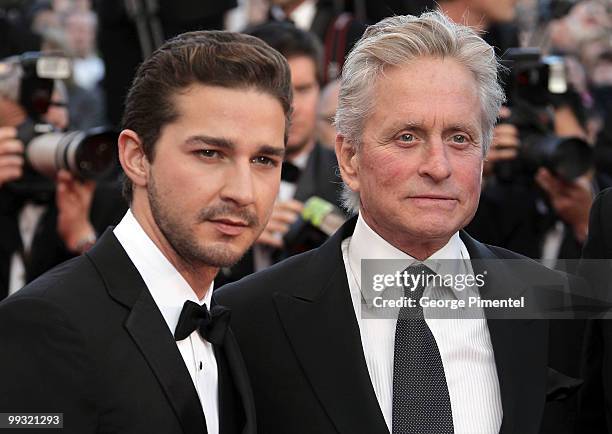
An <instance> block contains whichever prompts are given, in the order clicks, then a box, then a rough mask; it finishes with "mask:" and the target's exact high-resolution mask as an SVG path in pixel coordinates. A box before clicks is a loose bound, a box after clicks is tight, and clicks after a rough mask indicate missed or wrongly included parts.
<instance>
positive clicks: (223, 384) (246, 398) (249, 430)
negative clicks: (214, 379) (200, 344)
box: [215, 329, 257, 434]
mask: <svg viewBox="0 0 612 434" xmlns="http://www.w3.org/2000/svg"><path fill="white" fill-rule="evenodd" d="M215 352H216V353H220V352H222V353H223V354H222V355H219V356H220V357H217V361H218V362H219V360H222V362H221V363H222V365H220V368H219V374H220V375H219V414H220V415H223V417H220V423H221V424H224V423H228V424H232V425H233V426H235V427H236V428H235V430H233V431H228V430H226V429H225V428H224V426H223V425H221V432H224V433H225V432H236V433H238V432H241V433H242V434H255V433H256V431H257V426H256V420H255V401H254V400H253V391H252V390H251V383H250V381H249V377H248V374H247V370H246V366H245V365H244V361H243V359H242V354H241V353H240V349H239V348H238V343H237V342H236V338H235V337H234V334H233V333H232V331H231V329H230V330H228V331H227V333H226V335H225V342H224V343H223V347H221V348H216V351H215ZM222 371H224V372H223V373H222ZM234 388H235V390H236V391H237V392H238V397H237V398H238V399H239V401H240V406H241V407H242V411H243V413H244V423H243V424H241V421H236V415H235V413H233V412H232V409H231V408H227V406H230V405H232V404H235V399H236V396H235V394H234V393H233V391H234ZM226 398H227V399H226ZM226 409H227V410H228V411H225V410H226ZM238 425H241V426H242V429H241V430H240V428H238V427H237V426H238Z"/></svg>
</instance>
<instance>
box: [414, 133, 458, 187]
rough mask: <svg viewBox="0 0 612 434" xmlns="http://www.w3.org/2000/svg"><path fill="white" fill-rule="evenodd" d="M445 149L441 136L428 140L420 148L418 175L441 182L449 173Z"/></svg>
mask: <svg viewBox="0 0 612 434" xmlns="http://www.w3.org/2000/svg"><path fill="white" fill-rule="evenodd" d="M447 151H448V150H447V149H446V147H445V146H444V141H443V140H442V139H441V138H436V139H432V140H430V141H429V142H428V143H427V144H425V146H424V147H423V149H422V153H421V163H420V165H419V175H421V176H424V177H428V178H431V179H432V180H433V181H435V182H441V181H443V180H444V179H446V178H448V177H449V176H450V175H451V165H450V162H449V160H448V155H447Z"/></svg>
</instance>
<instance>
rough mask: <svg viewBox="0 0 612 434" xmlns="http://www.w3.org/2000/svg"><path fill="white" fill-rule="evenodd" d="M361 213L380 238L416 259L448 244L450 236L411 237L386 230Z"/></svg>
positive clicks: (427, 256)
mask: <svg viewBox="0 0 612 434" xmlns="http://www.w3.org/2000/svg"><path fill="white" fill-rule="evenodd" d="M362 211H363V210H362ZM361 214H362V216H363V219H364V221H365V222H366V224H367V225H368V226H369V227H370V228H371V229H372V230H373V231H374V232H376V233H377V234H378V235H379V236H380V237H381V238H383V239H384V240H385V241H387V242H388V243H389V244H391V245H392V246H393V247H395V248H396V249H398V250H401V251H402V252H404V253H406V254H407V255H409V256H411V257H413V258H414V259H416V260H418V261H424V260H425V259H427V258H429V257H431V255H433V254H434V253H436V252H437V251H438V250H440V249H441V248H442V247H444V246H445V245H446V244H448V241H449V240H450V239H451V236H452V235H449V236H444V237H441V238H429V239H423V238H417V237H412V236H410V235H408V234H403V233H398V232H396V231H387V230H385V228H384V226H383V225H379V224H377V223H376V221H375V219H373V218H371V217H370V216H369V215H368V214H366V213H365V212H362V213H361Z"/></svg>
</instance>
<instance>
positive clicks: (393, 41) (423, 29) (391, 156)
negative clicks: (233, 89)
mask: <svg viewBox="0 0 612 434" xmlns="http://www.w3.org/2000/svg"><path fill="white" fill-rule="evenodd" d="M497 65H498V64H497V60H496V57H495V54H494V50H493V48H492V47H491V46H490V45H488V44H487V43H485V42H484V41H483V40H482V39H481V38H480V37H479V36H478V35H477V34H476V33H475V31H474V30H472V29H470V28H468V27H464V26H461V25H457V24H453V23H452V22H451V21H450V20H449V19H448V18H447V17H446V16H444V15H443V14H441V13H440V12H430V13H426V14H423V15H422V16H421V17H414V16H396V17H391V18H387V19H385V20H383V21H381V22H379V23H378V24H375V25H373V26H371V27H369V28H368V30H367V31H366V33H365V35H364V37H363V38H362V39H361V40H360V41H359V42H358V43H357V45H356V46H355V48H354V49H353V51H352V52H351V54H350V55H349V57H348V58H347V61H346V63H345V64H344V69H343V73H342V83H341V88H340V97H339V106H338V110H337V112H336V127H337V129H338V135H337V138H336V156H337V158H338V162H339V166H340V173H341V175H342V178H343V181H344V183H345V187H346V188H345V199H346V203H347V206H349V207H350V208H351V209H353V210H355V211H358V213H359V215H358V216H356V217H355V218H352V219H350V220H349V221H348V222H347V223H346V224H345V225H344V226H343V227H342V228H340V229H339V230H338V231H337V232H336V233H335V235H333V236H332V237H331V238H330V239H329V240H328V241H327V242H326V243H325V244H323V245H322V246H321V247H319V248H318V249H315V250H312V251H309V252H307V253H304V254H302V255H299V256H295V257H293V258H290V259H288V260H286V261H284V262H282V263H279V264H277V265H275V266H273V267H271V268H270V269H268V270H264V271H261V272H259V273H256V274H254V275H253V276H249V277H246V278H245V279H243V280H241V281H239V282H237V283H234V284H230V285H228V286H226V287H224V288H221V289H220V290H219V291H218V292H217V294H216V297H217V298H218V300H219V302H221V303H223V304H224V305H227V306H230V307H231V308H232V311H233V312H234V313H236V315H234V316H233V317H232V328H233V330H234V331H235V333H236V337H237V339H238V342H239V343H240V344H241V349H242V351H243V355H244V357H245V362H246V364H247V369H248V371H249V374H250V376H251V378H252V384H253V391H254V397H255V402H256V409H257V419H258V432H260V433H266V434H277V433H279V434H280V433H292V434H297V433H303V434H306V433H313V432H316V433H318V434H327V433H329V434H331V433H334V434H338V433H343V434H371V433H385V432H391V433H394V434H400V433H401V434H406V433H413V434H417V433H418V434H424V433H430V434H434V433H435V434H442V433H456V434H472V433H488V434H493V433H500V432H502V433H521V434H536V433H538V432H539V428H540V422H541V418H542V414H543V409H544V403H545V400H546V398H547V386H548V385H547V378H548V376H547V373H548V372H549V371H548V370H547V335H548V322H547V321H546V320H534V318H536V317H535V316H534V317H529V318H526V319H513V320H503V319H500V318H499V317H497V318H496V317H493V313H494V312H492V311H491V310H489V309H486V308H484V307H483V308H477V309H476V310H474V311H472V314H473V315H470V316H466V317H463V316H462V315H463V314H464V313H463V312H464V311H457V313H456V315H457V316H458V317H443V318H434V317H430V316H429V315H428V311H427V310H426V309H424V308H422V307H421V306H420V302H421V301H422V300H423V298H422V297H428V298H432V297H433V298H440V299H444V300H447V299H448V300H452V301H455V299H457V300H456V301H458V300H461V299H464V297H465V295H466V293H465V291H463V289H462V288H457V289H455V288H453V287H445V286H442V287H430V286H427V285H419V287H418V288H413V289H415V290H416V289H418V290H419V292H417V293H415V295H414V296H413V297H414V299H412V301H413V302H416V303H415V306H416V307H414V309H412V311H410V309H408V308H406V310H402V309H404V307H402V309H400V310H399V312H397V311H396V312H395V316H392V315H391V313H392V312H390V311H387V312H386V313H384V312H383V318H380V317H375V318H374V319H368V318H367V316H366V314H367V313H368V312H371V311H372V308H371V306H372V304H373V303H376V300H374V298H373V296H372V292H369V291H368V290H367V289H366V288H364V287H363V286H362V284H361V282H362V280H361V277H362V270H363V268H362V267H363V264H362V261H363V260H378V261H380V260H383V259H395V260H400V261H401V262H403V263H404V264H406V263H407V264H408V265H409V266H408V267H406V268H405V271H406V272H407V273H417V275H426V274H427V275H433V273H439V272H441V271H443V270H445V267H446V272H445V273H443V274H447V273H448V274H450V273H454V274H450V275H455V276H460V275H463V276H464V277H465V276H468V275H472V274H473V276H472V277H475V276H478V275H481V276H483V275H486V277H485V278H484V279H483V281H484V285H483V286H482V287H481V288H472V289H470V290H468V291H469V292H470V293H472V294H475V295H480V294H482V296H483V297H485V298H487V299H493V298H495V297H496V296H499V297H506V298H507V297H511V298H516V297H518V296H521V295H522V294H530V295H532V294H533V290H534V285H533V282H531V281H530V279H529V276H532V277H533V276H537V277H538V278H540V279H542V280H540V281H544V282H545V283H547V284H548V283H551V284H553V285H555V286H556V285H559V286H560V288H561V285H562V282H563V281H564V280H565V279H566V277H565V276H562V275H561V274H560V273H557V272H554V271H550V270H548V269H546V268H545V267H543V266H541V265H539V264H537V263H535V262H533V261H529V260H527V259H526V258H524V257H521V256H520V255H517V254H515V253H512V252H509V251H507V250H504V249H500V248H497V247H493V246H488V245H485V244H482V243H480V242H478V241H476V240H474V239H473V238H471V237H470V236H469V235H467V234H466V233H465V232H464V231H462V228H463V227H464V226H465V225H467V224H468V223H469V221H470V220H471V219H472V217H473V216H474V213H475V211H476V207H477V205H478V198H479V195H480V186H481V177H482V169H483V161H484V158H485V156H486V153H487V149H488V146H489V144H490V142H491V139H492V131H493V127H494V125H495V122H496V117H497V113H498V112H499V109H500V105H501V103H502V101H503V99H504V96H503V91H502V89H501V88H500V86H499V84H498V82H497ZM446 259H451V260H453V261H452V262H448V261H444V260H446ZM508 259H510V260H514V261H516V260H520V262H521V264H520V266H521V269H522V271H524V272H525V273H516V272H515V271H516V268H513V267H512V266H511V264H510V262H512V261H506V260H508ZM425 260H426V261H427V263H423V261H425ZM483 260H484V261H488V262H486V263H483ZM385 263H386V264H390V263H388V262H385ZM430 263H431V265H429V264H430ZM425 265H427V266H425ZM515 265H516V264H515ZM391 266H392V265H389V267H391ZM430 266H431V267H434V269H431V268H429V267H430ZM449 267H450V268H449ZM403 268H404V266H402V268H397V269H395V270H393V272H394V273H395V272H398V273H399V272H401V270H402V269H403ZM487 272H488V274H487ZM364 281H365V280H364ZM547 287H548V286H547ZM551 288H552V286H551ZM401 290H402V289H400V291H401ZM434 290H435V291H436V292H434ZM472 290H474V292H472ZM403 291H407V288H406V287H404V288H403ZM404 294H406V292H404ZM436 294H437V295H438V297H435V295H436ZM406 298H407V297H406ZM530 299H531V297H530ZM393 301H397V300H393ZM408 307H410V306H408ZM507 313H510V312H507ZM533 313H534V315H536V314H537V311H536V312H533ZM407 314H410V315H411V317H410V318H411V319H408V318H406V317H404V316H403V315H407ZM387 315H388V316H387ZM398 315H399V318H400V319H398ZM262 354H265V355H267V356H266V357H265V358H264V357H262Z"/></svg>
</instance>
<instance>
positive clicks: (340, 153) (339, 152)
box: [336, 134, 359, 191]
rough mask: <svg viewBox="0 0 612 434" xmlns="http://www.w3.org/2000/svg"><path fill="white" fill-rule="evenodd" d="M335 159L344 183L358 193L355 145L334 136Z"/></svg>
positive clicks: (342, 137)
mask: <svg viewBox="0 0 612 434" xmlns="http://www.w3.org/2000/svg"><path fill="white" fill-rule="evenodd" d="M336 158H337V159H338V166H339V167H340V175H341V176H342V180H343V181H344V183H345V184H346V185H347V186H348V187H349V188H350V189H351V190H353V191H359V155H358V153H357V149H356V148H355V145H353V144H352V143H349V142H348V141H347V140H346V139H345V138H344V136H343V135H341V134H337V135H336Z"/></svg>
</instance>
